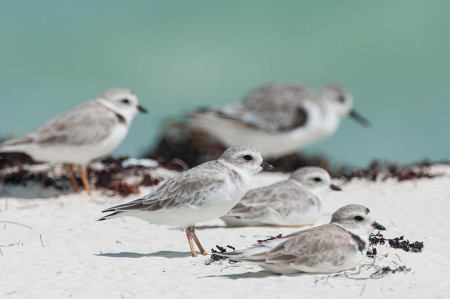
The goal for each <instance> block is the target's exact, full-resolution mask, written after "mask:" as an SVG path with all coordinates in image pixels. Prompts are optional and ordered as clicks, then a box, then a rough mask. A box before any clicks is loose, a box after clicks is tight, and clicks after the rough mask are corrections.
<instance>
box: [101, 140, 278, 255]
mask: <svg viewBox="0 0 450 299" xmlns="http://www.w3.org/2000/svg"><path fill="white" fill-rule="evenodd" d="M261 170H274V167H273V166H272V165H270V164H268V163H266V162H263V160H262V158H261V154H260V153H259V152H258V151H257V150H256V149H255V148H253V147H249V146H232V147H230V148H228V149H227V150H226V151H225V152H224V153H223V154H222V155H221V156H220V157H219V159H218V160H214V161H209V162H206V163H203V164H201V165H199V166H196V167H194V168H192V169H190V170H187V171H185V172H182V173H180V174H178V175H177V176H175V177H174V178H172V179H170V180H168V181H167V182H165V183H164V184H162V185H161V186H159V187H158V188H156V189H155V190H154V191H153V192H151V193H149V194H147V195H146V196H144V197H142V198H139V199H137V200H135V201H132V202H129V203H126V204H122V205H119V206H115V207H112V208H109V209H106V210H104V211H102V212H103V213H105V212H112V213H111V214H109V215H107V216H105V217H102V218H100V219H99V221H101V220H106V219H111V218H115V217H121V216H134V217H138V218H141V219H143V220H146V221H148V222H150V223H154V224H167V225H176V226H182V227H186V236H187V239H188V242H189V246H190V249H191V253H192V256H197V254H196V252H195V248H194V243H193V241H195V243H196V244H197V247H198V249H199V250H200V252H201V254H203V255H206V254H207V253H206V251H205V249H204V248H203V247H202V245H201V244H200V241H199V240H198V238H197V236H196V234H195V229H194V226H195V224H196V223H198V222H202V221H207V220H210V219H214V218H217V217H220V216H223V215H225V214H226V213H227V212H228V211H229V210H230V209H231V208H232V207H233V206H235V205H236V203H237V202H238V201H239V200H240V199H241V198H242V197H243V196H244V194H245V192H246V191H247V188H248V187H249V185H250V182H251V180H252V177H253V175H254V174H257V173H258V172H260V171H261Z"/></svg>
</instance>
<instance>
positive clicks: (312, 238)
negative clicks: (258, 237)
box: [219, 204, 386, 274]
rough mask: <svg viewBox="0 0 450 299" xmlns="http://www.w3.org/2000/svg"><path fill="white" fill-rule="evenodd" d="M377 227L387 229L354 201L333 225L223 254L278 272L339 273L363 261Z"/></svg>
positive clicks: (334, 220)
mask: <svg viewBox="0 0 450 299" xmlns="http://www.w3.org/2000/svg"><path fill="white" fill-rule="evenodd" d="M374 229H378V230H385V229H386V228H385V227H384V226H382V225H381V224H379V223H377V222H376V221H374V220H373V218H372V216H371V215H370V211H369V209H368V208H366V207H364V206H361V205H356V204H352V205H347V206H344V207H342V208H340V209H339V210H337V211H336V212H335V213H334V214H333V216H332V219H331V222H330V223H329V224H325V225H322V226H317V227H314V228H310V229H307V230H304V231H300V232H297V233H293V234H291V235H288V236H286V237H282V238H279V239H273V240H268V241H264V242H262V243H261V244H258V245H255V246H254V247H252V248H249V249H247V250H244V251H243V252H231V253H228V254H227V253H219V255H224V256H228V257H230V258H231V259H232V260H235V261H245V262H252V263H256V264H258V265H259V266H261V267H262V268H264V269H266V270H268V271H271V272H274V273H278V274H293V273H297V272H310V273H335V272H340V271H344V270H349V269H353V268H355V267H357V266H358V265H359V264H360V263H361V262H362V261H363V259H364V257H365V256H366V252H367V247H368V242H369V236H370V233H371V232H372V231H373V230H374Z"/></svg>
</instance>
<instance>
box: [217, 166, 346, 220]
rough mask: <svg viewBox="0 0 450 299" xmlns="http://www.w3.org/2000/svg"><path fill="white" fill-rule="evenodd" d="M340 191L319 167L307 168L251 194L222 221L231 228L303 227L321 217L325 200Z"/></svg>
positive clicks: (254, 190)
mask: <svg viewBox="0 0 450 299" xmlns="http://www.w3.org/2000/svg"><path fill="white" fill-rule="evenodd" d="M329 190H335V191H340V190H341V188H340V187H338V186H336V185H333V184H332V183H331V178H330V175H329V173H328V172H327V171H326V170H325V169H322V168H320V167H304V168H300V169H298V170H296V171H294V172H293V173H292V174H291V175H290V176H289V178H288V179H287V180H285V181H281V182H278V183H275V184H273V185H270V186H266V187H261V188H256V189H252V190H250V191H248V192H247V193H246V194H245V196H244V198H242V200H241V201H240V202H238V203H237V205H236V206H234V207H233V209H232V210H231V211H229V212H228V213H227V215H225V216H223V217H222V220H224V221H225V223H226V224H227V225H229V226H260V225H276V226H302V225H311V224H313V223H314V222H315V221H316V220H317V219H318V218H319V217H320V216H321V214H322V208H323V202H322V200H323V197H324V196H325V195H326V193H328V191H329Z"/></svg>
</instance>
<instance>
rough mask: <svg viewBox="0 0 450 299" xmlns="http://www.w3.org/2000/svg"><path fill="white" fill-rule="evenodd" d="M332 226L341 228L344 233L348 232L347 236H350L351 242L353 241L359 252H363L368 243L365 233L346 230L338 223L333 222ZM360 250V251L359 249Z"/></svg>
mask: <svg viewBox="0 0 450 299" xmlns="http://www.w3.org/2000/svg"><path fill="white" fill-rule="evenodd" d="M332 224H334V225H336V226H339V227H340V228H342V229H343V230H345V231H346V232H348V233H349V234H351V235H352V238H353V240H354V241H355V242H356V244H357V245H358V249H359V250H360V251H362V250H364V249H365V248H367V246H368V243H369V236H368V235H366V234H365V233H364V234H361V232H360V231H358V230H357V229H356V230H354V229H349V228H346V227H344V226H342V225H341V224H339V223H335V222H333V223H332ZM361 248H362V249H361Z"/></svg>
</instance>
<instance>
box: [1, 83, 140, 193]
mask: <svg viewBox="0 0 450 299" xmlns="http://www.w3.org/2000/svg"><path fill="white" fill-rule="evenodd" d="M138 112H144V113H146V112H147V110H146V109H145V108H143V107H142V106H140V105H139V103H138V100H137V97H136V95H135V94H133V93H132V92H131V91H130V90H128V89H124V88H112V89H108V90H106V91H105V92H103V93H102V94H100V95H99V96H98V97H97V98H95V99H94V100H91V101H88V102H86V103H84V104H82V105H80V106H78V107H75V108H74V109H72V110H70V111H68V112H66V113H63V114H60V115H58V116H56V117H55V118H53V119H51V120H50V121H48V122H46V123H45V124H44V125H43V126H41V127H40V128H38V129H36V130H35V131H33V132H31V133H30V134H28V135H26V136H24V137H20V138H16V139H12V140H9V141H6V142H4V143H1V144H0V153H2V152H22V153H26V154H27V155H29V156H31V157H32V158H33V159H34V160H36V161H45V162H56V163H65V164H66V165H67V171H68V173H69V176H70V181H71V183H72V186H73V188H74V190H75V192H76V193H79V189H78V184H77V181H76V178H75V174H74V166H76V167H78V171H79V174H80V178H81V181H82V183H83V186H84V187H85V189H86V191H87V192H88V194H89V195H91V188H90V186H89V181H88V178H87V174H86V165H87V164H88V163H89V162H91V161H92V160H94V159H97V158H99V157H102V156H105V155H108V154H110V153H111V152H113V151H114V149H115V148H116V147H117V146H119V145H120V144H121V143H122V141H123V140H124V138H125V137H126V135H127V133H128V130H129V128H130V125H131V122H132V121H133V118H134V117H135V116H136V114H137V113H138Z"/></svg>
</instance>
